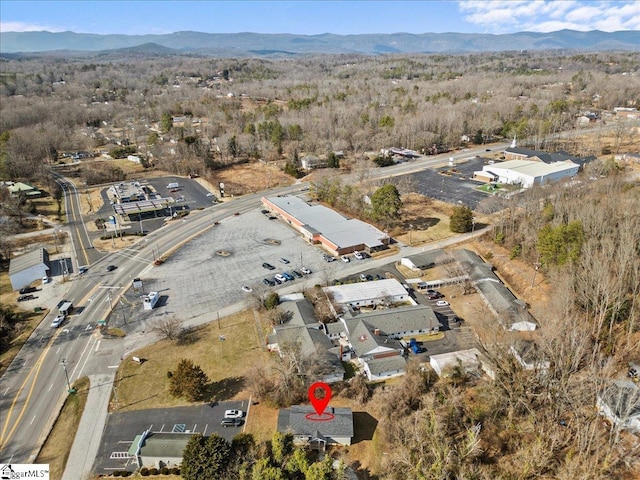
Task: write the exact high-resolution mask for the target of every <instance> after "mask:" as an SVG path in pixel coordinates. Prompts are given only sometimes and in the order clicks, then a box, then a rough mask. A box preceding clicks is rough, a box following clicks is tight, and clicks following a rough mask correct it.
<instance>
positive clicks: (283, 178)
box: [208, 162, 295, 196]
mask: <svg viewBox="0 0 640 480" xmlns="http://www.w3.org/2000/svg"><path fill="white" fill-rule="evenodd" d="M208 180H209V181H210V182H212V183H215V184H216V185H217V184H218V183H219V182H223V183H224V190H225V195H227V196H237V195H246V194H249V193H255V192H259V191H261V190H268V189H270V188H274V187H283V186H287V185H293V184H294V183H295V179H294V178H293V177H291V176H290V175H287V174H286V173H284V172H283V171H282V170H281V169H280V168H279V167H278V166H277V165H276V164H275V163H266V162H253V163H245V164H242V165H234V166H232V167H229V168H225V169H224V170H218V171H216V172H214V173H213V174H212V176H211V177H209V178H208ZM216 190H217V187H216V188H215V189H212V191H216Z"/></svg>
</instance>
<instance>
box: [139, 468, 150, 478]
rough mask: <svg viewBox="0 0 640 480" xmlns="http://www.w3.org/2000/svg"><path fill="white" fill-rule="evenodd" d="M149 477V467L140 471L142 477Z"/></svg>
mask: <svg viewBox="0 0 640 480" xmlns="http://www.w3.org/2000/svg"><path fill="white" fill-rule="evenodd" d="M148 475H149V469H148V468H147V467H142V468H141V469H140V476H142V477H146V476H148Z"/></svg>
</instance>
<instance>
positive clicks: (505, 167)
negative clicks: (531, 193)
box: [473, 160, 580, 188]
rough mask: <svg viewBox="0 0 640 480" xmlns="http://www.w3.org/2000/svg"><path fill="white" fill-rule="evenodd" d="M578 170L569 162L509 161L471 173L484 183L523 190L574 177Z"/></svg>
mask: <svg viewBox="0 0 640 480" xmlns="http://www.w3.org/2000/svg"><path fill="white" fill-rule="evenodd" d="M579 169H580V166H579V165H577V164H576V163H573V162H572V161H571V160H566V161H564V162H553V163H543V162H536V161H532V160H510V161H507V162H501V163H496V164H493V165H485V166H484V167H482V171H477V172H473V178H474V179H476V180H480V181H485V182H498V183H506V184H521V185H522V186H523V187H524V188H529V187H531V186H533V185H544V184H547V183H551V182H556V181H558V180H562V179H564V178H571V177H574V176H575V175H577V174H578V170H579Z"/></svg>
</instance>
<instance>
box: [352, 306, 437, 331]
mask: <svg viewBox="0 0 640 480" xmlns="http://www.w3.org/2000/svg"><path fill="white" fill-rule="evenodd" d="M353 318H356V319H358V320H360V321H362V322H364V323H366V324H367V325H368V327H369V328H371V329H375V328H378V329H380V331H381V332H382V333H384V334H385V335H396V334H398V333H401V332H406V331H415V330H432V329H434V328H436V327H440V322H439V321H438V318H437V317H436V314H435V312H434V311H433V309H432V308H431V307H430V306H429V305H416V306H403V307H398V308H389V309H384V310H377V311H374V312H366V313H356V314H353Z"/></svg>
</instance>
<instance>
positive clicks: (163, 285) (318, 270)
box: [112, 209, 367, 326]
mask: <svg viewBox="0 0 640 480" xmlns="http://www.w3.org/2000/svg"><path fill="white" fill-rule="evenodd" d="M126 254H127V252H123V255H126ZM322 254H323V251H322V250H321V249H320V248H319V247H317V246H313V245H310V244H309V243H307V242H306V241H304V240H303V239H302V238H301V237H300V235H299V234H298V233H297V232H296V231H295V230H293V229H292V228H290V227H288V226H287V225H285V224H284V223H282V222H281V221H279V220H269V218H268V217H267V216H266V215H264V214H262V213H261V212H260V209H256V210H253V211H250V212H246V213H243V214H242V215H238V216H231V217H228V218H226V219H225V220H224V221H222V222H220V224H219V225H217V226H215V227H213V228H211V229H209V230H208V231H207V232H205V233H203V234H202V235H200V236H199V237H197V238H195V239H193V240H192V241H191V242H189V243H188V244H186V245H184V246H183V247H182V248H181V249H180V250H178V251H176V252H175V253H174V254H173V255H171V257H170V258H169V259H168V260H167V261H166V262H165V263H164V264H163V265H160V266H154V267H151V268H150V269H149V270H148V271H147V272H146V273H145V274H144V275H143V276H142V280H143V282H144V290H145V291H146V292H149V291H157V292H159V294H160V302H159V304H158V306H157V307H156V308H155V309H154V310H153V311H146V312H143V311H142V307H141V305H140V299H139V297H138V296H137V295H135V294H134V293H133V292H132V291H130V292H129V293H128V302H127V303H128V304H136V307H135V308H134V309H133V311H132V312H131V313H132V314H133V315H131V314H123V313H121V312H120V310H121V308H118V309H116V311H115V313H114V314H113V315H114V316H113V317H112V320H116V323H115V324H116V325H118V326H121V324H122V323H123V322H124V318H125V315H126V318H127V323H128V324H132V323H133V324H135V323H136V322H153V321H154V320H155V319H156V318H160V317H161V316H163V315H175V316H177V317H178V318H181V319H184V320H188V319H190V318H194V317H201V316H207V317H209V319H211V320H213V319H214V318H216V312H219V311H221V310H222V309H224V308H225V307H227V306H230V305H234V304H237V303H238V302H243V303H244V304H245V305H247V306H249V305H250V304H251V303H252V302H254V301H255V299H256V297H257V296H260V295H263V294H265V293H266V292H268V291H274V290H275V291H278V292H279V293H281V294H282V293H290V292H294V291H295V292H299V291H302V290H304V289H306V288H310V287H313V286H314V285H316V284H325V283H327V282H329V281H330V280H332V279H335V278H340V277H341V276H342V275H341V272H344V271H345V270H348V269H349V268H351V267H356V266H358V265H359V262H360V261H355V260H352V261H351V262H350V263H343V262H341V261H339V260H337V261H334V262H331V263H327V262H326V261H324V260H323V258H322ZM280 258H286V259H287V260H288V261H289V263H288V264H284V263H282V262H280V261H279V259H280ZM362 262H367V260H363V261H362ZM263 263H269V264H271V265H272V266H273V267H275V268H274V269H273V270H268V269H266V268H264V267H263V266H262V264H263ZM363 265H364V264H363ZM302 267H306V268H308V269H309V270H310V271H311V272H312V273H311V274H308V275H303V276H302V277H301V278H298V277H296V276H295V275H294V280H292V281H287V282H284V283H283V284H282V285H276V286H273V287H272V286H266V285H264V284H263V280H264V279H265V278H270V279H272V278H273V277H275V275H276V274H283V273H284V272H289V273H291V272H292V271H293V270H297V271H299V272H301V271H302ZM243 286H247V287H249V288H250V289H251V290H252V291H251V292H246V291H243V288H242V287H243ZM122 308H124V307H122Z"/></svg>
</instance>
